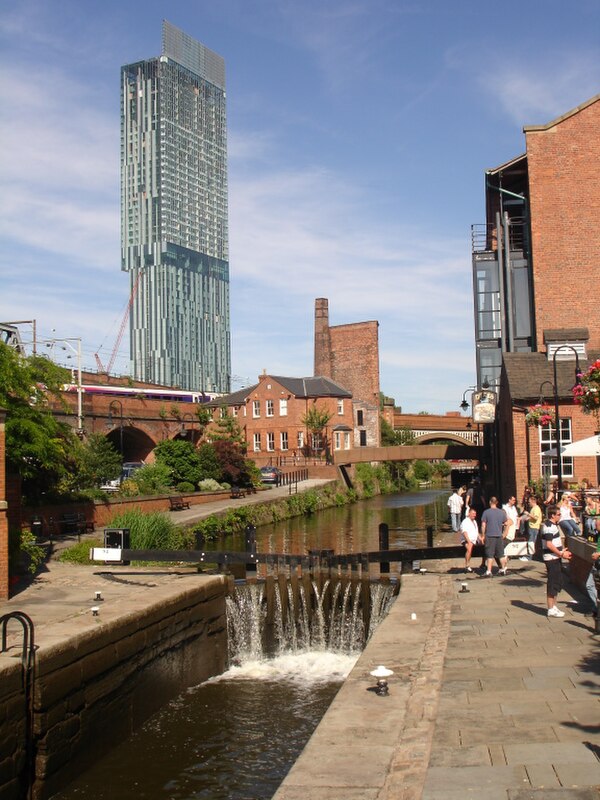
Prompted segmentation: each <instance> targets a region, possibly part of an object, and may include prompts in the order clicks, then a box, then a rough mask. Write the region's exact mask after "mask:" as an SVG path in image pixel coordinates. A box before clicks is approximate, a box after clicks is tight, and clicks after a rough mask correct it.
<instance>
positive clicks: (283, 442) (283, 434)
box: [280, 431, 289, 450]
mask: <svg viewBox="0 0 600 800" xmlns="http://www.w3.org/2000/svg"><path fill="white" fill-rule="evenodd" d="M280 437H281V449H282V450H288V449H289V446H288V435H287V431H282V432H281V434H280Z"/></svg>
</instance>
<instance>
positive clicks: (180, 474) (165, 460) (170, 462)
mask: <svg viewBox="0 0 600 800" xmlns="http://www.w3.org/2000/svg"><path fill="white" fill-rule="evenodd" d="M154 455H155V457H156V461H157V463H160V464H166V466H167V467H169V468H170V470H171V475H172V478H173V483H174V484H175V485H177V484H178V483H181V482H182V481H187V482H189V483H193V484H194V486H196V485H197V483H198V481H199V480H201V478H203V477H204V475H202V470H201V467H200V459H199V457H198V451H197V450H196V448H195V447H194V445H193V444H192V442H187V441H185V440H184V439H165V440H164V441H162V442H159V443H158V444H157V445H156V447H155V449H154Z"/></svg>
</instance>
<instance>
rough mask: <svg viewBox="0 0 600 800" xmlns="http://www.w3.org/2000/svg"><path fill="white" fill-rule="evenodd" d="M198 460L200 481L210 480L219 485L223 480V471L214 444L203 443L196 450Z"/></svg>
mask: <svg viewBox="0 0 600 800" xmlns="http://www.w3.org/2000/svg"><path fill="white" fill-rule="evenodd" d="M198 458H199V460H200V470H201V473H202V478H201V480H205V479H206V478H212V479H213V480H215V481H218V482H219V483H220V482H221V481H222V480H223V470H222V468H221V463H220V461H219V458H218V456H217V451H216V449H215V446H214V444H212V443H209V442H205V443H204V444H202V445H200V447H199V448H198Z"/></svg>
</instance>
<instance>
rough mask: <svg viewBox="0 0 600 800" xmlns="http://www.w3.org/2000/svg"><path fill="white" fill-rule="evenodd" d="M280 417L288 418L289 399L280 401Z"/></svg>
mask: <svg viewBox="0 0 600 800" xmlns="http://www.w3.org/2000/svg"><path fill="white" fill-rule="evenodd" d="M279 416H280V417H287V399H286V400H280V401H279Z"/></svg>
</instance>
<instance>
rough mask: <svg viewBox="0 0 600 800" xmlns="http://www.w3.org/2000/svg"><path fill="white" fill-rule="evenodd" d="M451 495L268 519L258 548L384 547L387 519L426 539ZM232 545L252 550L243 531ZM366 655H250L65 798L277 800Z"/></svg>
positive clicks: (407, 534) (170, 709) (396, 534)
mask: <svg viewBox="0 0 600 800" xmlns="http://www.w3.org/2000/svg"><path fill="white" fill-rule="evenodd" d="M447 496H448V492H447V491H441V492H440V491H436V490H427V491H421V492H415V493H406V494H401V495H386V496H382V497H375V498H371V499H370V500H365V501H362V502H360V503H356V504H353V505H351V506H344V507H342V508H333V509H327V510H325V511H321V512H319V513H318V514H315V515H313V516H311V517H304V518H298V519H292V520H287V521H285V522H279V523H277V524H274V525H268V526H264V527H261V528H259V529H258V531H257V546H258V550H259V551H260V552H279V553H281V552H288V553H299V554H304V553H306V551H307V550H308V549H309V548H310V549H313V548H319V549H321V548H323V549H325V548H327V549H333V550H335V552H336V553H352V552H360V551H363V550H376V549H377V547H378V527H379V524H380V523H381V522H386V523H387V524H388V525H389V526H390V547H393V548H396V547H404V546H406V547H411V546H418V545H422V544H424V541H425V539H424V532H423V531H424V529H425V527H426V526H427V525H434V526H435V527H436V528H437V527H438V525H439V524H440V523H441V522H442V521H445V519H446V516H447V507H446V500H447ZM394 528H401V529H403V530H400V531H394V530H393V529H394ZM417 531H420V532H417ZM225 544H226V547H227V548H228V549H243V542H242V541H241V540H239V539H238V538H237V537H232V538H231V540H229V541H228V542H226V543H225ZM221 546H222V545H221ZM400 602H401V595H400ZM358 655H359V654H358V652H328V651H315V650H312V651H305V652H292V651H290V652H287V653H282V654H279V655H278V656H277V657H276V658H269V659H261V658H252V659H249V660H246V661H243V662H242V663H240V664H239V665H237V666H235V667H232V668H231V669H229V670H228V671H227V672H226V673H225V674H224V675H222V676H219V677H218V678H215V679H212V680H210V681H208V682H206V683H204V684H202V685H201V686H198V687H193V688H191V689H189V690H187V691H186V692H183V693H182V694H181V695H180V696H179V697H178V698H177V700H175V701H173V702H172V703H170V704H168V705H167V706H166V707H165V708H163V709H162V710H161V711H160V712H159V713H158V714H156V715H154V717H152V718H151V719H150V720H149V721H148V722H147V723H146V724H145V725H144V726H143V727H142V728H141V729H140V730H139V731H137V732H136V733H135V734H134V735H133V736H132V737H130V739H129V740H128V741H126V742H124V743H123V744H121V745H119V746H118V747H117V748H115V749H114V750H113V751H112V752H111V753H109V754H108V755H107V756H105V757H104V758H103V759H101V760H100V761H99V762H98V763H97V764H96V765H95V766H94V767H92V768H91V769H90V770H89V771H88V772H87V773H85V774H84V775H83V776H81V777H80V778H79V779H77V780H76V781H75V782H74V783H72V784H71V785H70V786H69V787H68V789H66V790H65V791H63V792H61V793H60V794H58V795H55V796H54V797H55V800H76V799H77V800H82V799H83V798H86V799H87V798H89V797H94V798H95V800H109V798H110V800H130V798H132V797H135V798H139V799H140V800H269V798H271V797H272V796H273V794H274V793H275V791H276V789H277V787H278V786H279V784H280V783H281V781H282V780H283V778H284V777H285V775H286V774H287V772H288V770H289V768H290V767H291V765H292V764H293V763H294V761H295V760H296V758H297V757H298V755H299V753H300V752H301V750H302V748H303V747H304V745H305V744H306V742H307V741H308V739H309V738H310V736H311V735H312V732H313V731H314V729H315V727H316V726H317V724H318V722H319V720H320V719H321V717H322V716H323V714H324V713H325V711H326V710H327V708H328V706H329V704H330V703H331V701H332V700H333V698H334V696H335V694H336V692H337V691H338V689H339V687H340V685H341V683H342V682H343V680H344V678H345V677H346V676H347V675H348V674H349V672H350V671H351V669H352V667H353V666H354V663H355V662H356V659H357V658H358Z"/></svg>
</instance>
